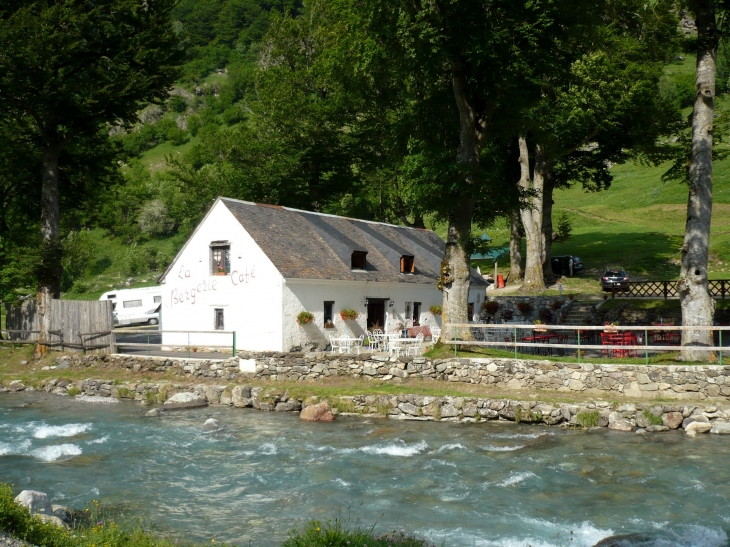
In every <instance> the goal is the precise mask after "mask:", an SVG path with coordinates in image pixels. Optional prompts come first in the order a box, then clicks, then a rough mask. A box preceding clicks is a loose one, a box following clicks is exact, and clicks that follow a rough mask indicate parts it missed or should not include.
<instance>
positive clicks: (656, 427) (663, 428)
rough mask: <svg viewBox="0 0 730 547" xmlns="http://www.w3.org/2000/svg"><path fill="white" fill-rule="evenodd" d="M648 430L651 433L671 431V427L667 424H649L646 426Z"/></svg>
mask: <svg viewBox="0 0 730 547" xmlns="http://www.w3.org/2000/svg"><path fill="white" fill-rule="evenodd" d="M646 431H648V432H649V433H659V432H661V431H669V428H668V427H667V426H666V425H648V426H646Z"/></svg>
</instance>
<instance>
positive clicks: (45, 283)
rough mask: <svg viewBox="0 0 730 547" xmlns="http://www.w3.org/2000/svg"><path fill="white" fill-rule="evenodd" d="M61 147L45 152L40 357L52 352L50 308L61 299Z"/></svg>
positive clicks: (37, 351) (36, 352) (54, 147)
mask: <svg viewBox="0 0 730 547" xmlns="http://www.w3.org/2000/svg"><path fill="white" fill-rule="evenodd" d="M59 149H60V146H58V145H57V144H55V143H54V144H51V145H48V144H47V145H45V146H44V148H43V188H42V193H41V236H42V241H41V245H42V248H41V262H40V265H39V271H38V294H37V297H36V299H37V302H38V322H39V325H38V326H39V329H40V335H39V336H38V342H39V343H38V345H37V346H36V350H35V354H36V356H38V357H40V356H42V355H45V354H46V353H47V351H48V346H46V345H44V344H43V343H44V342H50V341H51V336H50V335H49V332H48V331H49V330H50V328H51V316H50V307H51V301H52V300H53V299H54V298H59V297H60V296H61V274H62V273H63V270H62V266H61V242H60V239H59V232H60V227H61V210H60V202H59V196H58V156H59Z"/></svg>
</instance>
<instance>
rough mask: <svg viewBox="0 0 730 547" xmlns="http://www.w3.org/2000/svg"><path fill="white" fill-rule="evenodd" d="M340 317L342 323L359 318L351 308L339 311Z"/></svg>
mask: <svg viewBox="0 0 730 547" xmlns="http://www.w3.org/2000/svg"><path fill="white" fill-rule="evenodd" d="M340 317H342V320H343V321H355V320H356V319H357V318H358V317H360V313H359V312H358V311H357V310H353V309H352V308H345V309H344V310H341V311H340Z"/></svg>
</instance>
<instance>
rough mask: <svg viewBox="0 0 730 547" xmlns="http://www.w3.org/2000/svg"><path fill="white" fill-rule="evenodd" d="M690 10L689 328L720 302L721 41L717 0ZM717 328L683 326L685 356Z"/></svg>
mask: <svg viewBox="0 0 730 547" xmlns="http://www.w3.org/2000/svg"><path fill="white" fill-rule="evenodd" d="M689 5H690V9H691V10H692V11H693V13H694V15H695V23H696V25H697V65H696V66H697V71H696V75H695V86H696V93H697V95H696V97H695V102H694V109H693V111H692V151H691V156H690V162H689V169H688V174H689V198H688V201H687V224H686V226H685V231H684V242H683V244H682V249H681V253H682V267H681V269H680V273H679V299H680V301H681V304H682V325H683V326H684V327H694V326H701V327H709V326H711V325H712V318H713V315H714V312H715V301H714V300H713V299H712V297H711V296H710V293H709V290H708V276H707V266H708V259H709V250H710V221H711V219H712V131H713V123H714V120H713V116H714V100H715V72H716V66H715V63H716V60H717V45H718V38H719V33H718V27H717V22H716V17H717V13H716V11H717V6H716V2H715V0H691V1H690V2H689ZM711 345H712V332H711V331H709V330H700V329H691V328H690V329H684V330H683V331H682V346H692V348H691V349H690V348H686V347H683V349H682V359H684V360H687V361H697V360H703V359H705V358H707V356H708V355H707V354H708V352H707V351H702V350H701V349H696V348H695V346H699V347H701V346H711Z"/></svg>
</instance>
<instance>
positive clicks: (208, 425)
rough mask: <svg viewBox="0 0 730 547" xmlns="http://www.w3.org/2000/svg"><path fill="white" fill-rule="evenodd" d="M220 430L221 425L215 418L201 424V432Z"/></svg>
mask: <svg viewBox="0 0 730 547" xmlns="http://www.w3.org/2000/svg"><path fill="white" fill-rule="evenodd" d="M222 428H223V427H222V426H221V423H220V422H219V421H218V420H216V419H215V418H208V419H207V420H205V423H204V424H203V431H207V432H212V431H220V430H221V429H222Z"/></svg>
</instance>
